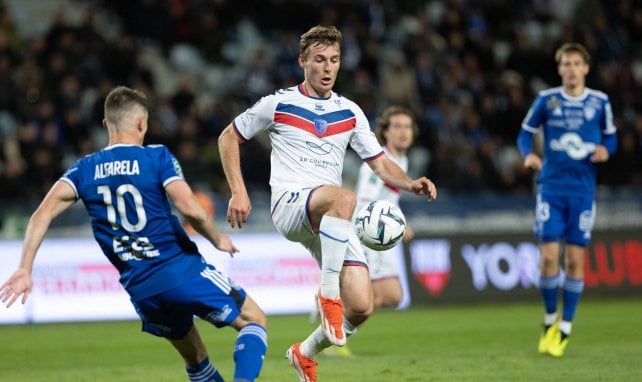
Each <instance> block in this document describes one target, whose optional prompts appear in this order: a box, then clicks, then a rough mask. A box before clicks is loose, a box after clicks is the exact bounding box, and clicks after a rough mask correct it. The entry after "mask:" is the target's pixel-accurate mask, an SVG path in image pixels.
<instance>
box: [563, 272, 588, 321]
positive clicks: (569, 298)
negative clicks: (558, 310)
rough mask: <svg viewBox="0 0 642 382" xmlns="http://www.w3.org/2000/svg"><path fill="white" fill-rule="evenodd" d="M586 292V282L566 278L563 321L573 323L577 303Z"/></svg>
mask: <svg viewBox="0 0 642 382" xmlns="http://www.w3.org/2000/svg"><path fill="white" fill-rule="evenodd" d="M583 291H584V280H578V279H570V278H568V277H567V278H566V279H565V280H564V286H563V288H562V301H563V302H564V309H563V310H562V320H563V321H569V322H570V321H572V320H573V316H575V311H576V310H577V303H578V302H579V301H580V297H582V292H583Z"/></svg>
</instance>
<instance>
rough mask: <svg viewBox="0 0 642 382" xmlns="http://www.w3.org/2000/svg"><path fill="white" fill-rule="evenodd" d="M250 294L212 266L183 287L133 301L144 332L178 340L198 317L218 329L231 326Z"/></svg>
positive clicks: (207, 265) (208, 265)
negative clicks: (195, 317)
mask: <svg viewBox="0 0 642 382" xmlns="http://www.w3.org/2000/svg"><path fill="white" fill-rule="evenodd" d="M245 296H246V293H245V291H244V290H243V288H241V287H239V286H238V285H236V284H235V283H234V281H232V279H230V278H229V277H227V276H225V275H223V274H222V273H221V272H219V271H218V270H216V268H214V267H213V266H212V265H210V264H206V265H205V267H204V268H203V271H202V272H201V273H200V274H199V275H197V276H196V277H194V278H193V279H191V280H187V281H185V282H184V283H183V284H181V285H180V286H178V287H176V288H173V289H170V290H168V291H165V292H162V293H159V294H157V295H155V296H152V297H148V298H145V299H142V300H139V301H132V303H133V304H134V308H136V312H137V313H138V316H139V317H140V319H141V321H142V322H143V331H144V332H148V333H151V334H153V335H156V336H159V337H164V338H168V339H173V340H178V339H181V338H183V337H185V335H187V332H188V331H189V330H190V329H191V327H192V325H193V317H194V316H198V317H200V318H202V319H204V320H206V321H208V322H210V323H212V324H214V325H215V326H216V327H219V328H220V327H223V326H226V325H229V324H230V323H231V322H232V321H234V319H235V318H236V317H238V315H239V314H240V312H241V306H243V302H245Z"/></svg>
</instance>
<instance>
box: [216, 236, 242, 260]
mask: <svg viewBox="0 0 642 382" xmlns="http://www.w3.org/2000/svg"><path fill="white" fill-rule="evenodd" d="M214 247H216V249H218V250H219V251H223V252H227V253H229V254H230V257H234V254H235V253H236V252H238V251H239V250H238V248H236V247H235V246H234V243H232V239H230V237H229V236H227V235H223V234H219V235H218V237H217V238H216V241H215V242H214Z"/></svg>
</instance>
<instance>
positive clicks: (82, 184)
mask: <svg viewBox="0 0 642 382" xmlns="http://www.w3.org/2000/svg"><path fill="white" fill-rule="evenodd" d="M178 179H183V175H182V171H181V168H180V165H179V164H178V161H177V160H176V158H174V156H173V155H172V154H171V153H170V152H169V150H167V148H166V147H165V146H161V145H150V146H145V147H143V146H138V145H122V144H120V145H113V146H109V147H107V148H105V149H103V150H101V151H98V152H96V153H94V154H91V155H88V156H86V157H84V158H82V159H80V160H79V161H78V162H76V163H75V164H74V165H73V166H71V167H70V168H69V169H68V170H67V171H66V172H65V174H64V175H63V176H62V177H61V180H62V181H65V182H67V183H68V184H69V185H71V187H72V188H73V189H74V190H75V192H76V195H77V196H78V198H79V199H81V200H82V201H83V203H84V204H85V207H86V208H87V212H88V213H89V216H90V219H91V227H92V230H93V233H94V237H95V238H96V241H98V244H99V245H100V247H101V249H102V251H103V252H104V253H105V255H106V256H107V257H108V258H109V261H110V262H111V263H112V264H113V265H114V266H115V267H116V268H117V269H118V271H119V272H120V282H121V283H122V285H123V286H124V287H125V289H126V290H127V292H128V293H129V294H130V295H131V297H132V299H133V300H134V301H135V300H139V299H142V298H146V297H150V296H153V295H155V294H157V293H160V292H163V291H166V290H168V289H171V288H174V287H176V286H178V285H180V284H181V283H182V282H183V280H187V279H189V278H190V277H192V276H193V275H195V274H198V273H200V271H201V270H202V269H203V261H202V258H201V256H200V254H199V253H198V249H197V247H196V245H195V244H194V243H193V242H192V241H191V240H190V239H189V238H188V236H187V234H186V233H185V231H184V230H183V228H182V227H181V224H180V222H179V220H178V218H177V217H176V216H174V215H173V214H172V213H171V207H170V204H169V200H168V199H167V196H166V193H165V187H166V186H167V185H168V184H169V183H171V182H172V181H175V180H178Z"/></svg>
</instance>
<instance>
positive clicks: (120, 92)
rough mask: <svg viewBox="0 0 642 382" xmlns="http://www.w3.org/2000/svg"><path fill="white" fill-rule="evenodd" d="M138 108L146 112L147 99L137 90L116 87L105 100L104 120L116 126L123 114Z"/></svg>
mask: <svg viewBox="0 0 642 382" xmlns="http://www.w3.org/2000/svg"><path fill="white" fill-rule="evenodd" d="M136 107H139V108H141V109H143V110H144V111H145V112H147V109H148V107H147V97H146V96H145V94H143V93H142V92H140V91H138V90H134V89H131V88H128V87H126V86H118V87H116V88H114V89H113V90H112V91H110V92H109V94H108V95H107V98H106V99H105V120H107V122H108V123H110V124H113V125H115V126H117V125H118V124H119V123H120V121H121V120H122V119H123V117H124V116H125V114H127V113H130V112H131V111H132V110H133V109H134V108H136Z"/></svg>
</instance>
